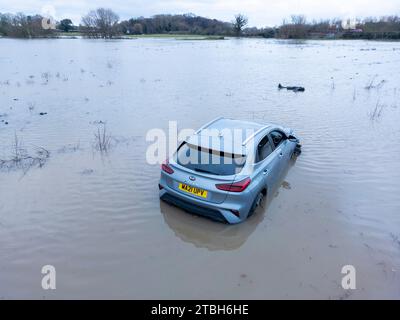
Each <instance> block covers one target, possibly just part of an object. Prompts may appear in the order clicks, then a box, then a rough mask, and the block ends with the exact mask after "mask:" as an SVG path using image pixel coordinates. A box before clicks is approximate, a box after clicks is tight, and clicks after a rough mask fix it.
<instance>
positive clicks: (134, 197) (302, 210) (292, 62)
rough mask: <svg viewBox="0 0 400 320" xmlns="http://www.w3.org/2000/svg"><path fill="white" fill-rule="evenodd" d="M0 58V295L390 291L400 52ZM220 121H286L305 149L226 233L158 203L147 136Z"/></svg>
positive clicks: (314, 48) (27, 44) (11, 49)
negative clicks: (50, 276)
mask: <svg viewBox="0 0 400 320" xmlns="http://www.w3.org/2000/svg"><path fill="white" fill-rule="evenodd" d="M0 48H1V50H0V298H5V299H7V298H39V299H41V298H46V299H51V298H110V297H111V298H212V299H213V298H232V299H245V298H255V299H263V298H321V299H353V298H396V299H398V298H400V216H399V214H400V196H399V194H400V164H399V163H400V124H399V123H400V103H399V98H400V43H398V42H364V41H307V42H287V41H275V40H263V39H228V40H223V41H207V40H204V41H191V40H174V39H150V38H149V39H147V38H145V39H137V40H116V41H97V40H81V39H75V40H71V39H64V40H62V39H60V40H11V39H0ZM278 83H282V84H283V85H301V86H304V87H305V88H306V91H305V92H299V93H293V92H290V91H286V90H281V91H279V90H277V86H278ZM217 116H225V117H232V118H238V119H247V120H254V121H258V122H263V121H265V122H269V121H271V122H277V123H281V124H284V125H285V126H287V127H291V128H293V129H294V130H295V131H296V133H297V134H298V135H299V136H300V138H301V141H302V144H303V154H302V155H301V156H300V157H299V158H298V159H297V161H296V163H295V164H294V165H293V166H292V167H291V168H290V170H289V171H288V173H287V175H286V177H285V178H284V180H283V181H281V182H280V185H279V186H278V187H277V189H276V193H275V196H274V199H273V200H272V201H270V202H269V203H266V204H265V207H264V208H263V209H262V210H260V211H259V212H257V214H256V215H254V216H253V217H251V218H250V219H249V220H248V221H246V222H245V223H243V224H240V225H235V226H228V225H224V224H220V223H215V222H212V221H209V220H206V219H204V218H199V217H195V216H192V215H189V214H188V213H185V212H184V211H182V210H180V209H177V208H175V207H171V206H170V205H168V204H165V203H160V201H159V199H158V186H157V183H158V178H159V166H158V165H150V164H148V163H147V162H146V157H145V153H146V149H147V148H148V146H149V142H147V141H146V139H145V137H146V133H147V132H148V130H150V129H153V128H161V129H165V130H166V129H167V128H168V121H170V120H171V121H177V122H178V126H179V128H194V129H196V128H198V127H200V126H201V125H202V124H204V123H205V122H207V121H209V120H211V119H213V118H215V117H217ZM104 128H106V135H105V136H106V137H107V138H106V139H105V140H101V136H102V130H104ZM48 264H49V265H53V266H54V267H55V268H56V270H57V289H56V290H51V291H44V290H43V289H42V287H41V285H40V283H41V279H42V274H41V268H42V267H43V266H44V265H48ZM344 265H353V266H354V267H355V268H356V271H357V278H356V279H357V280H356V281H357V289H356V290H351V291H346V290H343V288H342V286H341V281H342V277H343V275H342V274H341V269H342V267H343V266H344Z"/></svg>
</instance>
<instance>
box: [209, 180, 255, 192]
mask: <svg viewBox="0 0 400 320" xmlns="http://www.w3.org/2000/svg"><path fill="white" fill-rule="evenodd" d="M250 182H251V179H250V178H246V179H244V180H242V181H238V182H235V183H228V184H216V185H215V186H216V187H217V189H219V190H223V191H229V192H243V191H244V190H246V188H247V187H248V186H249V184H250Z"/></svg>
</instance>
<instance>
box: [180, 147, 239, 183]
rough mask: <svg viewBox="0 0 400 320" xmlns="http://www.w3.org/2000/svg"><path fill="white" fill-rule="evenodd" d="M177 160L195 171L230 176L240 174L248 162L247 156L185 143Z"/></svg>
mask: <svg viewBox="0 0 400 320" xmlns="http://www.w3.org/2000/svg"><path fill="white" fill-rule="evenodd" d="M176 161H177V163H178V164H180V165H181V166H183V167H185V168H188V169H190V170H193V171H197V172H203V173H208V174H213V175H218V176H230V175H234V174H238V173H239V172H240V171H241V170H242V168H243V167H244V165H245V163H246V156H245V155H242V154H231V153H227V152H221V151H216V150H211V149H205V148H201V147H199V146H197V145H193V144H189V143H184V144H182V145H181V146H180V147H179V149H178V151H177V153H176Z"/></svg>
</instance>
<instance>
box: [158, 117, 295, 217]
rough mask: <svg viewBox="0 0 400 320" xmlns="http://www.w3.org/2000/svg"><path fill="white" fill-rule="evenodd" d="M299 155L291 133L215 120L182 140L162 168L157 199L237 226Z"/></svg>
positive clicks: (284, 130) (267, 125)
mask: <svg viewBox="0 0 400 320" xmlns="http://www.w3.org/2000/svg"><path fill="white" fill-rule="evenodd" d="M300 152H301V145H300V144H299V140H298V138H297V137H296V136H295V135H294V134H293V132H292V130H291V129H288V128H284V127H282V126H279V125H275V124H259V123H254V122H248V121H240V120H233V119H225V118H218V119H215V120H213V121H211V122H209V123H207V124H206V125H204V126H203V127H201V128H200V129H199V130H198V131H197V132H196V133H195V134H193V135H191V136H189V137H188V138H187V139H185V141H184V142H182V143H181V144H180V146H179V147H178V150H177V151H176V152H175V153H174V155H173V156H172V157H170V159H168V160H166V161H165V162H164V163H163V164H162V166H161V178H160V182H159V189H160V198H161V200H164V201H166V202H168V203H170V204H173V205H175V206H178V207H180V208H182V209H184V210H186V211H188V212H191V213H195V214H198V215H202V216H206V217H208V218H211V219H214V220H218V221H221V222H225V223H230V224H236V223H240V222H242V221H244V220H246V219H247V218H248V217H249V216H251V215H252V214H253V213H254V211H255V210H256V208H257V206H259V205H260V203H261V202H262V201H263V198H265V197H267V196H271V195H270V190H271V189H272V186H274V185H275V184H276V183H277V182H278V181H279V179H280V178H281V176H282V174H283V173H284V172H285V171H286V169H287V168H288V166H289V163H290V160H291V158H292V157H293V156H297V155H298V154H300ZM271 193H272V192H271Z"/></svg>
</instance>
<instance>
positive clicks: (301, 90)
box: [278, 84, 306, 92]
mask: <svg viewBox="0 0 400 320" xmlns="http://www.w3.org/2000/svg"><path fill="white" fill-rule="evenodd" d="M278 89H279V90H281V89H286V90H290V91H293V92H304V91H306V89H305V88H304V87H284V86H282V85H281V84H279V85H278Z"/></svg>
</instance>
